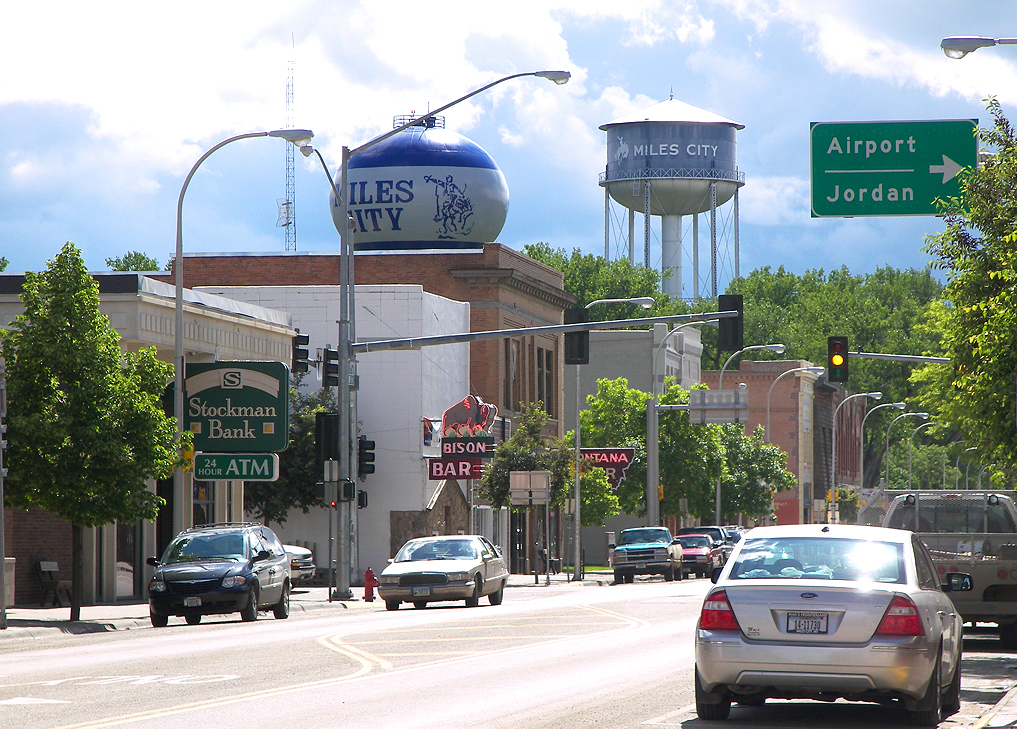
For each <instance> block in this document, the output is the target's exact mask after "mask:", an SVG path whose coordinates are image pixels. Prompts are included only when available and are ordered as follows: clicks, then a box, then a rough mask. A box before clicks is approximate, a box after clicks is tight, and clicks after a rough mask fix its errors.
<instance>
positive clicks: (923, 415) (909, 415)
mask: <svg viewBox="0 0 1017 729" xmlns="http://www.w3.org/2000/svg"><path fill="white" fill-rule="evenodd" d="M901 418H921V419H922V420H928V419H929V414H928V413H901V414H900V415H898V416H897V417H896V418H894V419H893V420H891V421H890V424H889V425H888V426H886V451H885V452H884V453H883V458H884V459H885V460H886V488H890V428H892V427H893V424H894V423H896V422H897V421H898V420H900V419H901Z"/></svg>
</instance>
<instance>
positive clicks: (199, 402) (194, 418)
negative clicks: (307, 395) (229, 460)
mask: <svg viewBox="0 0 1017 729" xmlns="http://www.w3.org/2000/svg"><path fill="white" fill-rule="evenodd" d="M289 388H290V376H289V368H288V367H287V366H286V365H284V364H283V363H282V362H211V363H208V364H189V365H187V379H186V380H185V382H184V427H185V428H187V429H188V430H190V431H191V433H193V434H194V450H196V451H205V452H212V453H274V452H278V451H284V450H286V446H287V445H288V444H289V410H290V408H289Z"/></svg>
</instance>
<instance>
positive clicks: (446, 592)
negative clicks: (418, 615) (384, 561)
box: [378, 534, 509, 610]
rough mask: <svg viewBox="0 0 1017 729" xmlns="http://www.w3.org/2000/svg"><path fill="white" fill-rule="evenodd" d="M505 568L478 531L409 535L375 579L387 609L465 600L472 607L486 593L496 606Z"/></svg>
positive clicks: (500, 592) (504, 576)
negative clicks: (409, 538)
mask: <svg viewBox="0 0 1017 729" xmlns="http://www.w3.org/2000/svg"><path fill="white" fill-rule="evenodd" d="M508 576H509V575H508V569H507V568H506V566H505V560H504V559H502V557H501V553H500V552H499V551H498V548H497V547H495V546H494V545H493V544H491V542H489V541H488V540H487V539H486V538H485V537H482V536H479V535H462V534H460V535H454V536H439V537H421V538H419V539H411V540H410V541H408V542H406V544H404V545H403V546H402V548H401V549H400V550H399V551H398V552H397V553H396V556H395V558H394V559H392V560H389V565H388V566H387V567H386V568H385V569H384V570H382V573H381V576H380V577H379V579H378V595H379V596H380V597H381V599H382V600H384V601H385V607H386V608H388V609H389V610H398V609H399V605H400V604H401V603H403V602H411V603H413V606H414V607H417V608H422V607H425V606H426V605H427V604H428V603H429V602H440V601H447V600H465V601H466V607H476V606H477V605H479V604H480V598H481V597H484V596H485V595H486V596H487V599H488V600H489V601H490V603H491V604H492V605H500V604H501V601H502V597H503V596H504V594H505V583H506V582H508Z"/></svg>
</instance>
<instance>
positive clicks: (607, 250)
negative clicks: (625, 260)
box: [604, 185, 611, 261]
mask: <svg viewBox="0 0 1017 729" xmlns="http://www.w3.org/2000/svg"><path fill="white" fill-rule="evenodd" d="M604 260H605V261H610V260H611V193H610V191H609V190H608V188H607V185H604Z"/></svg>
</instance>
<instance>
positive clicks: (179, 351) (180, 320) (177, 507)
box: [173, 129, 314, 531]
mask: <svg viewBox="0 0 1017 729" xmlns="http://www.w3.org/2000/svg"><path fill="white" fill-rule="evenodd" d="M254 137H278V138H280V139H285V140H286V141H287V142H290V143H291V144H294V145H296V146H297V147H302V146H304V145H306V144H308V143H309V142H310V141H311V139H313V138H314V132H312V131H311V130H310V129H274V130H272V131H270V132H248V133H246V134H238V135H236V136H234V137H230V138H229V139H224V140H223V141H221V142H219V143H218V144H217V145H215V146H214V147H212V148H211V149H209V150H208V151H207V152H205V153H204V154H203V155H201V157H200V158H199V159H198V161H197V162H195V163H194V166H193V167H191V171H190V172H188V173H187V177H185V178H184V184H183V185H182V186H181V188H180V196H179V197H178V198H177V239H176V261H175V263H174V271H173V274H174V275H173V278H174V283H175V285H176V301H175V309H176V310H175V312H174V318H173V323H174V327H175V331H174V333H173V369H174V378H173V385H174V388H175V391H174V393H173V416H174V417H175V418H176V420H177V438H178V439H179V438H180V436H181V435H182V434H183V432H184V238H183V210H184V193H186V192H187V186H188V185H189V184H190V183H191V178H192V177H194V173H195V172H197V171H198V167H200V166H201V163H202V162H204V161H205V160H206V159H208V157H209V155H211V154H212V153H213V152H215V151H216V150H218V149H221V148H222V147H225V146H226V145H227V144H230V143H231V142H236V141H239V140H241V139H252V138H254ZM185 496H186V494H185V492H184V472H183V470H182V469H181V467H180V466H177V467H176V468H174V469H173V526H174V529H175V530H176V531H180V530H182V529H185V528H187V527H188V526H190V523H191V522H190V519H191V514H190V508H186V509H185V508H184V506H185V504H184V501H189V499H185Z"/></svg>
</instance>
